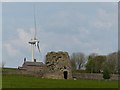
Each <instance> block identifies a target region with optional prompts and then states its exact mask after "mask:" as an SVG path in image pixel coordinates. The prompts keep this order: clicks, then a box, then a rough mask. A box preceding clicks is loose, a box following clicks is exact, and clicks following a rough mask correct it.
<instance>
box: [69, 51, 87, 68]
mask: <svg viewBox="0 0 120 90" xmlns="http://www.w3.org/2000/svg"><path fill="white" fill-rule="evenodd" d="M85 61H86V59H85V55H84V54H83V53H81V52H79V53H73V54H72V55H71V63H72V65H73V66H74V68H76V69H79V70H80V69H81V68H82V67H83V66H84V64H85Z"/></svg>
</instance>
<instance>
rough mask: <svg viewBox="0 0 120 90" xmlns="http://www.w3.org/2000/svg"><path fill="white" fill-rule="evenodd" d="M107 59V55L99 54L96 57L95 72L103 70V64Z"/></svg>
mask: <svg viewBox="0 0 120 90" xmlns="http://www.w3.org/2000/svg"><path fill="white" fill-rule="evenodd" d="M105 61H106V56H103V55H99V56H96V57H94V62H95V71H94V72H95V73H100V72H101V70H102V64H103V63H104V62H105Z"/></svg>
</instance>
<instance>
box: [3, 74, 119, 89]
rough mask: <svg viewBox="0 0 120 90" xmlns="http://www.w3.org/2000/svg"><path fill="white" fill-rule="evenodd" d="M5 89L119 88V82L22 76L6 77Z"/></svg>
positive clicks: (4, 81) (4, 78)
mask: <svg viewBox="0 0 120 90" xmlns="http://www.w3.org/2000/svg"><path fill="white" fill-rule="evenodd" d="M2 87H3V88H118V82H117V81H96V80H55V79H42V78H39V77H32V76H22V75H4V76H3V77H2Z"/></svg>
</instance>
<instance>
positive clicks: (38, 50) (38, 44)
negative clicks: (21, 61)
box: [37, 42, 40, 52]
mask: <svg viewBox="0 0 120 90" xmlns="http://www.w3.org/2000/svg"><path fill="white" fill-rule="evenodd" d="M37 47H38V51H39V52H40V47H39V42H37Z"/></svg>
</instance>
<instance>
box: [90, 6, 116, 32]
mask: <svg viewBox="0 0 120 90" xmlns="http://www.w3.org/2000/svg"><path fill="white" fill-rule="evenodd" d="M116 20H117V14H116V13H113V12H108V11H106V10H104V9H102V8H101V9H98V10H97V14H96V15H95V18H94V19H93V21H90V22H89V25H90V27H93V28H96V30H111V27H113V26H114V25H116V24H117V21H116Z"/></svg>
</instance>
